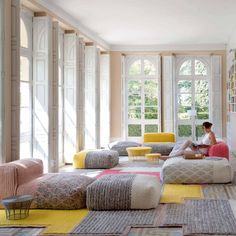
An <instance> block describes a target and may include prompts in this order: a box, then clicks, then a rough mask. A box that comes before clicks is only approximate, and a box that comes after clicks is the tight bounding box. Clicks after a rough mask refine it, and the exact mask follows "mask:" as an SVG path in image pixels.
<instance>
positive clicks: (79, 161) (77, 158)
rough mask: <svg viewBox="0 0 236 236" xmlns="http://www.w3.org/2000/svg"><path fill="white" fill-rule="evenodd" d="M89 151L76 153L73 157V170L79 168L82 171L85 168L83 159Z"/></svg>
mask: <svg viewBox="0 0 236 236" xmlns="http://www.w3.org/2000/svg"><path fill="white" fill-rule="evenodd" d="M88 152H89V151H88V150H86V151H85V150H83V151H81V152H78V153H76V154H75V155H74V158H73V167H74V168H79V169H83V168H85V158H86V155H87V153H88Z"/></svg>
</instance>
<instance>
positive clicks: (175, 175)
mask: <svg viewBox="0 0 236 236" xmlns="http://www.w3.org/2000/svg"><path fill="white" fill-rule="evenodd" d="M161 179H162V181H163V183H199V184H201V183H228V182H231V181H232V179H233V169H232V167H231V165H230V163H229V162H228V160H226V159H225V158H219V157H218V158H217V157H208V158H206V159H202V160H185V159H184V158H182V157H174V158H170V159H168V160H166V161H165V163H164V165H163V166H162V171H161Z"/></svg>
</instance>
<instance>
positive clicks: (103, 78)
mask: <svg viewBox="0 0 236 236" xmlns="http://www.w3.org/2000/svg"><path fill="white" fill-rule="evenodd" d="M100 129H101V132H100V133H101V135H100V140H101V146H102V147H107V144H108V143H109V142H110V55H109V54H101V55H100Z"/></svg>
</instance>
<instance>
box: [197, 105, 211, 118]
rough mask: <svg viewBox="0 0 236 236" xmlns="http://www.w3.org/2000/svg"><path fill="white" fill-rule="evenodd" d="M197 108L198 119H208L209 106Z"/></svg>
mask: <svg viewBox="0 0 236 236" xmlns="http://www.w3.org/2000/svg"><path fill="white" fill-rule="evenodd" d="M196 110H197V119H198V120H207V119H209V108H208V107H206V106H204V107H196Z"/></svg>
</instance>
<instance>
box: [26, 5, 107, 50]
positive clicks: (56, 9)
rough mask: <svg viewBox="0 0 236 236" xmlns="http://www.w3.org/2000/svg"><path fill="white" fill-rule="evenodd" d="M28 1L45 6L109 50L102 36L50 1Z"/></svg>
mask: <svg viewBox="0 0 236 236" xmlns="http://www.w3.org/2000/svg"><path fill="white" fill-rule="evenodd" d="M29 1H30V2H32V3H33V4H36V5H37V6H41V7H44V8H46V9H47V10H49V11H50V12H52V13H53V14H54V15H56V16H57V17H58V18H59V19H63V21H64V22H67V23H68V24H70V25H71V26H73V27H74V28H76V29H77V30H78V31H79V32H80V33H81V34H82V35H84V36H85V37H87V38H88V39H90V40H92V41H94V42H95V43H96V44H98V45H99V46H101V47H102V48H104V49H105V50H110V45H109V44H108V43H107V42H105V41H104V40H103V39H102V38H100V37H99V36H97V35H96V34H95V33H94V32H92V31H91V30H90V29H88V28H87V27H85V26H84V25H83V24H81V23H80V22H79V21H78V20H76V19H75V18H74V17H72V16H71V15H69V14H68V13H67V12H65V11H64V10H63V9H61V8H59V7H58V6H55V5H54V4H52V3H50V1H48V0H29Z"/></svg>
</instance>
